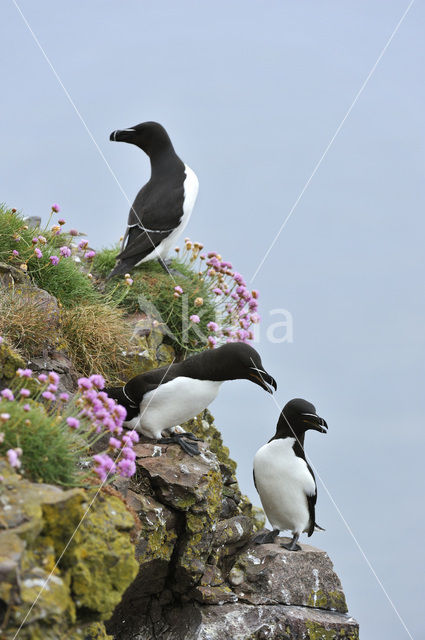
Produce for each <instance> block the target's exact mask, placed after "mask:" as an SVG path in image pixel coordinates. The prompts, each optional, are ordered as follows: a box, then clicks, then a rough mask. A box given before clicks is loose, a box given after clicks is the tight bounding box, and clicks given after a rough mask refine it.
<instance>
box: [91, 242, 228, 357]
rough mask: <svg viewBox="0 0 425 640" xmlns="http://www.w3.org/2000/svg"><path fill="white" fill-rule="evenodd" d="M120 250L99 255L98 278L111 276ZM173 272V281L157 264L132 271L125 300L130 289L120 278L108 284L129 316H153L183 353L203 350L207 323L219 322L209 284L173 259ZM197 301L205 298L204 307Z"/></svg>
mask: <svg viewBox="0 0 425 640" xmlns="http://www.w3.org/2000/svg"><path fill="white" fill-rule="evenodd" d="M118 251H119V249H118V247H114V248H106V249H102V251H100V252H99V253H97V255H96V257H95V258H94V261H93V272H94V274H95V275H96V276H98V277H101V278H104V277H106V276H107V275H108V273H109V272H110V271H111V269H112V268H113V267H114V265H115V257H116V255H117V253H118ZM170 269H171V270H172V278H171V277H170V275H169V274H168V273H166V272H165V271H164V269H163V268H162V267H161V266H160V265H159V264H158V263H157V262H156V261H150V262H146V263H144V264H142V265H140V266H139V267H137V269H133V270H132V273H131V278H132V279H133V284H132V285H131V287H130V288H129V289H128V292H127V293H126V295H125V297H123V295H122V292H123V290H124V289H125V288H128V287H127V285H126V284H125V283H124V282H123V279H122V278H119V277H115V278H112V279H111V281H108V282H107V284H106V292H108V293H110V294H111V295H112V299H113V300H116V299H118V298H121V301H120V303H119V304H120V306H122V307H123V308H124V309H125V311H126V312H127V313H137V312H140V311H142V312H145V313H149V315H153V316H154V317H155V319H157V320H158V321H159V322H160V323H161V324H163V325H166V326H167V327H168V329H169V331H168V332H167V338H166V342H169V343H176V344H177V345H178V347H179V348H180V350H181V351H200V350H203V349H205V344H206V339H207V336H208V334H209V331H208V328H207V324H208V323H209V322H210V321H215V320H216V310H215V305H214V302H215V301H214V299H213V295H212V294H211V292H210V291H209V288H208V285H207V284H206V283H205V281H202V279H201V278H200V277H199V275H198V273H195V272H194V271H193V270H192V269H191V268H190V267H188V266H187V265H186V264H184V263H182V262H179V261H178V260H173V262H172V264H171V267H170ZM117 283H118V284H117ZM176 286H180V287H181V288H182V290H183V294H182V295H180V296H175V295H174V293H175V291H174V288H175V287H176ZM197 299H202V304H201V306H197V304H196V303H195V300H197ZM153 307H154V308H153ZM194 314H196V315H197V316H198V317H199V323H197V325H196V327H195V326H194V324H193V323H192V322H191V321H190V320H189V318H190V316H191V315H194Z"/></svg>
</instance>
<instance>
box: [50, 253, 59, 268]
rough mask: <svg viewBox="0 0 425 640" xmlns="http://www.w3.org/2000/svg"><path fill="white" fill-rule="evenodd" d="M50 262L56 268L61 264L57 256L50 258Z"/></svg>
mask: <svg viewBox="0 0 425 640" xmlns="http://www.w3.org/2000/svg"><path fill="white" fill-rule="evenodd" d="M49 260H50V262H51V263H52V265H53V266H54V267H55V266H56V265H57V264H59V258H58V257H57V256H50V258H49Z"/></svg>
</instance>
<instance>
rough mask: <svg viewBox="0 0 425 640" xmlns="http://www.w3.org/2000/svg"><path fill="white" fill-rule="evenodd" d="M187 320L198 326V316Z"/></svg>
mask: <svg viewBox="0 0 425 640" xmlns="http://www.w3.org/2000/svg"><path fill="white" fill-rule="evenodd" d="M189 320H191V321H192V322H193V323H194V324H198V323H199V322H200V321H201V320H200V318H199V316H197V315H196V314H194V315H193V316H190V318H189Z"/></svg>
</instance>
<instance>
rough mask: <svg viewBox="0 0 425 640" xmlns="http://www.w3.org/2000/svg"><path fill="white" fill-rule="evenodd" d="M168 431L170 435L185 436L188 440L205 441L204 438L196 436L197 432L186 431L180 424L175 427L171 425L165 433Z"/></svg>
mask: <svg viewBox="0 0 425 640" xmlns="http://www.w3.org/2000/svg"><path fill="white" fill-rule="evenodd" d="M167 432H168V434H169V435H177V436H179V437H181V436H184V437H185V438H187V439H188V440H195V441H196V442H203V440H202V438H197V437H196V436H195V434H194V433H191V432H190V431H184V429H183V427H181V426H180V425H179V424H178V425H176V426H175V427H170V428H169V429H165V433H167Z"/></svg>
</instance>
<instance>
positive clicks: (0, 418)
mask: <svg viewBox="0 0 425 640" xmlns="http://www.w3.org/2000/svg"><path fill="white" fill-rule="evenodd" d="M9 418H10V413H0V422H6V420H9Z"/></svg>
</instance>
